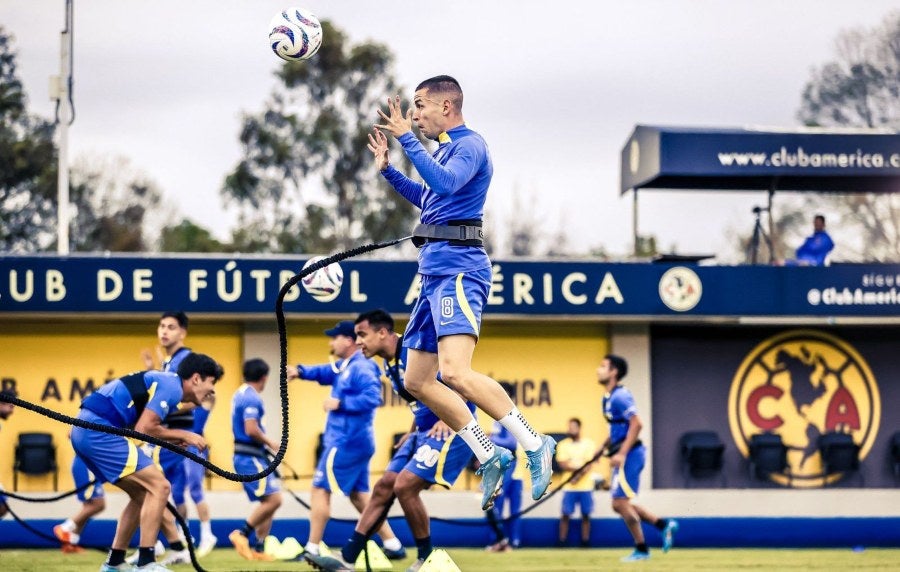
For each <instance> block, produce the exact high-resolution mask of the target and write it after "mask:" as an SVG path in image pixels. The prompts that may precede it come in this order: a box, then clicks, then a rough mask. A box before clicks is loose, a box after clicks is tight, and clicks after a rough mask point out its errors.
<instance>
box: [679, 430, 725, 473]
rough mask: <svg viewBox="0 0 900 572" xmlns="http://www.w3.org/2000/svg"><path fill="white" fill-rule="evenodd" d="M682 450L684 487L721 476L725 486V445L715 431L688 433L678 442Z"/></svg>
mask: <svg viewBox="0 0 900 572" xmlns="http://www.w3.org/2000/svg"><path fill="white" fill-rule="evenodd" d="M678 443H679V447H680V449H681V472H682V476H683V477H684V486H685V487H688V486H689V482H690V480H691V479H692V478H693V479H708V478H711V477H714V476H716V475H719V476H720V477H721V478H722V484H723V486H724V484H725V482H724V479H725V477H724V475H723V473H722V467H723V465H724V453H725V444H724V443H723V442H722V439H720V438H719V434H718V433H716V432H715V431H688V432H686V433H684V434H682V435H681V438H680V439H679V440H678Z"/></svg>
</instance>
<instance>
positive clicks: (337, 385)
mask: <svg viewBox="0 0 900 572" xmlns="http://www.w3.org/2000/svg"><path fill="white" fill-rule="evenodd" d="M298 369H299V374H300V377H301V378H303V379H307V380H310V381H316V382H318V383H319V384H320V385H330V386H331V396H332V397H334V398H336V399H339V400H340V402H341V403H340V405H339V406H338V408H337V409H335V410H334V411H329V412H328V418H327V420H326V422H325V432H324V435H323V436H322V444H323V445H324V446H325V448H326V449H327V448H329V447H339V446H342V445H351V446H353V447H360V448H362V447H369V448H370V450H371V451H372V452H374V451H375V435H374V431H373V430H372V421H373V420H374V418H375V409H376V408H378V406H380V405H381V376H380V375H379V371H378V365H377V364H376V363H375V362H374V361H372V360H370V359H368V358H366V357H365V356H364V355H363V354H362V352H361V351H359V350H357V351H356V353H354V354H353V355H352V356H350V357H349V358H347V359H345V360H342V361H340V362H338V363H337V364H335V365H332V364H330V363H326V364H321V365H307V366H304V365H301V366H298Z"/></svg>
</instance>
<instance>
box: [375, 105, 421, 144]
mask: <svg viewBox="0 0 900 572" xmlns="http://www.w3.org/2000/svg"><path fill="white" fill-rule="evenodd" d="M387 103H388V112H387V113H385V112H384V111H382V110H380V109H379V110H378V115H379V116H380V117H381V119H383V120H384V123H376V124H375V127H377V128H378V129H383V130H385V131H387V132H388V133H390V134H391V135H393V136H394V137H400V136H401V135H403V134H404V133H406V132H407V131H412V109H407V110H406V113H403V108H402V107H401V106H400V96H399V95H397V96H396V97H393V98H391V97H389V98H388V100H387Z"/></svg>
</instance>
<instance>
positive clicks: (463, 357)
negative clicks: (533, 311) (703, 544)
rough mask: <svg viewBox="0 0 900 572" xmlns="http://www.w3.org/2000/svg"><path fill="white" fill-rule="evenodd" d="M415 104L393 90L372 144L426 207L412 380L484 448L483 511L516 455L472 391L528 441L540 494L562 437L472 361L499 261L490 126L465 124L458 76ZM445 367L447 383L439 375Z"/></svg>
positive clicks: (411, 342) (420, 90)
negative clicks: (404, 161) (404, 164)
mask: <svg viewBox="0 0 900 572" xmlns="http://www.w3.org/2000/svg"><path fill="white" fill-rule="evenodd" d="M413 106H414V109H409V110H408V111H407V112H406V113H404V112H403V110H402V109H401V106H400V96H399V95H398V96H396V98H388V112H387V113H385V112H384V111H382V110H380V109H379V110H378V115H379V116H380V117H381V119H382V123H381V124H378V125H375V126H374V131H373V133H372V134H370V135H369V144H368V148H369V150H370V151H371V152H372V154H373V155H374V157H375V165H376V166H377V168H378V169H379V170H380V171H381V174H382V175H383V176H384V178H385V179H387V181H388V182H389V183H390V184H391V185H392V186H393V187H394V189H395V190H396V191H397V192H398V193H400V195H402V196H403V197H404V198H405V199H407V200H408V201H409V202H410V203H412V204H413V205H415V206H416V207H418V208H420V209H421V210H422V212H421V216H420V221H421V224H419V225H418V226H417V227H416V229H415V230H414V231H413V235H414V238H413V242H414V243H415V244H417V245H418V246H420V248H419V275H420V276H421V280H422V285H421V291H420V294H419V297H418V299H417V300H416V302H415V304H414V306H413V309H412V313H411V316H410V320H409V324H408V325H407V328H406V332H405V333H404V338H403V345H404V347H406V348H408V350H409V355H408V361H407V364H406V387H407V389H408V390H409V392H410V393H411V394H412V395H414V396H415V397H416V398H417V399H418V400H419V401H421V402H422V403H425V404H426V405H428V407H429V408H431V410H432V411H434V412H435V413H436V414H437V415H438V417H440V418H441V420H443V421H444V422H445V423H447V425H449V426H450V427H451V428H452V429H453V430H454V431H455V432H457V434H458V435H459V436H460V437H461V438H462V439H463V440H464V441H465V442H466V444H467V445H469V447H470V448H471V449H472V451H473V452H474V453H475V456H476V457H477V458H478V461H479V462H480V463H481V467H480V468H479V469H478V473H479V474H480V475H481V477H482V487H483V489H484V494H483V497H482V508H483V509H484V510H488V509H489V508H490V507H491V506H492V505H493V502H494V497H495V495H496V494H497V492H498V491H499V489H500V485H501V483H502V480H503V474H504V472H505V471H506V468H507V467H508V466H509V464H510V463H511V462H512V459H513V454H512V452H511V451H509V449H506V448H504V447H495V446H494V444H493V443H491V440H490V439H488V437H487V435H485V433H484V430H483V429H482V428H481V426H479V425H478V422H477V420H476V419H475V416H474V415H473V414H472V412H471V411H470V410H469V408H468V407H466V400H469V401H472V402H474V403H475V404H476V405H477V406H478V407H479V408H480V409H481V410H483V411H484V412H486V413H487V414H488V415H490V416H491V417H492V418H494V419H496V420H498V421H500V423H502V424H503V426H504V427H506V428H507V429H509V431H510V432H511V433H512V434H513V435H515V437H516V440H517V441H518V442H520V443H521V444H522V446H523V448H524V449H525V451H526V453H527V455H528V466H529V468H530V469H531V481H532V487H531V495H532V498H534V499H535V500H537V499H539V498H541V496H543V494H544V493H545V492H546V490H547V487H548V486H549V485H550V476H551V472H552V461H553V453H554V450H555V445H556V443H555V441H554V440H553V439H552V438H551V437H549V436H546V435H540V434H538V433H537V432H536V431H535V430H534V429H533V428H532V427H531V426H530V425H529V424H528V422H527V421H526V420H525V417H524V416H523V415H522V413H521V412H520V411H519V409H518V408H517V407H516V406H515V404H514V403H513V402H512V400H511V399H510V398H509V396H508V395H507V394H506V391H504V389H503V388H502V387H501V386H500V385H499V384H498V383H497V382H496V381H495V380H493V379H491V378H490V377H488V376H486V375H484V374H482V373H479V372H476V371H474V370H473V369H472V365H471V364H472V355H473V353H474V351H475V344H476V343H477V341H478V337H479V330H480V326H481V313H482V309H483V308H484V305H485V302H486V301H487V296H488V293H489V291H490V286H491V261H490V259H489V258H488V256H487V253H486V252H485V250H484V246H483V238H482V234H481V219H482V215H483V213H484V202H485V199H486V198H487V191H488V186H489V185H490V181H491V177H492V176H493V172H494V167H493V164H492V163H491V156H490V153H489V152H488V148H487V144H486V143H485V141H484V139H483V138H482V137H481V135H479V134H478V133H476V132H475V131H472V130H471V129H469V128H468V127H467V126H466V124H465V121H464V119H463V115H462V106H463V92H462V89H461V88H460V86H459V82H457V81H456V80H455V79H453V78H452V77H450V76H446V75H442V76H437V77H433V78H430V79H427V80H425V81H423V82H422V83H420V84H419V85H418V86H417V87H416V91H415V96H414V100H413ZM413 122H415V124H416V126H417V127H418V128H419V132H420V133H421V134H422V135H423V136H424V137H426V138H427V139H431V140H433V141H437V142H438V148H437V150H436V151H435V152H434V154H433V155H432V154H429V153H428V150H427V149H426V148H425V147H424V146H423V145H422V143H421V142H420V141H419V139H418V138H417V137H416V136H415V135H414V134H413V132H412V124H413ZM383 131H387V132H388V133H390V134H391V135H393V136H394V137H396V138H397V141H399V142H400V145H401V146H402V147H403V152H404V153H405V154H406V156H407V157H408V158H409V160H410V161H411V162H412V164H413V166H414V167H415V168H416V171H418V173H419V175H420V176H421V177H422V179H424V183H421V182H416V181H413V180H412V179H410V178H409V177H407V176H406V175H404V174H403V173H402V172H401V171H399V170H397V169H396V168H394V167H393V166H392V165H391V164H390V160H389V154H388V143H387V137H386V136H385V135H384V133H383ZM438 371H440V372H441V376H442V380H443V382H444V383H441V382H439V381H438V380H437V373H438ZM445 384H446V385H445Z"/></svg>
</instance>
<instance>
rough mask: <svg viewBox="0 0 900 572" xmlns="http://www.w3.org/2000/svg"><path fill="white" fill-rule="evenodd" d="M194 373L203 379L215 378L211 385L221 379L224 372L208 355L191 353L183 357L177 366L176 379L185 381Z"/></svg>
mask: <svg viewBox="0 0 900 572" xmlns="http://www.w3.org/2000/svg"><path fill="white" fill-rule="evenodd" d="M195 373H199V374H200V377H203V378H207V377H213V378H215V380H214V381H213V383H215V382H216V381H219V380H220V379H222V376H223V375H225V370H224V369H222V366H220V365H219V364H217V363H216V360H214V359H213V358H211V357H209V356H208V355H206V354H198V353H194V352H191V353H189V354H188V355H186V356H184V359H183V360H181V363H180V364H178V377H180V378H181V379H187V378H189V377H191V376H192V375H194V374H195Z"/></svg>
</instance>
